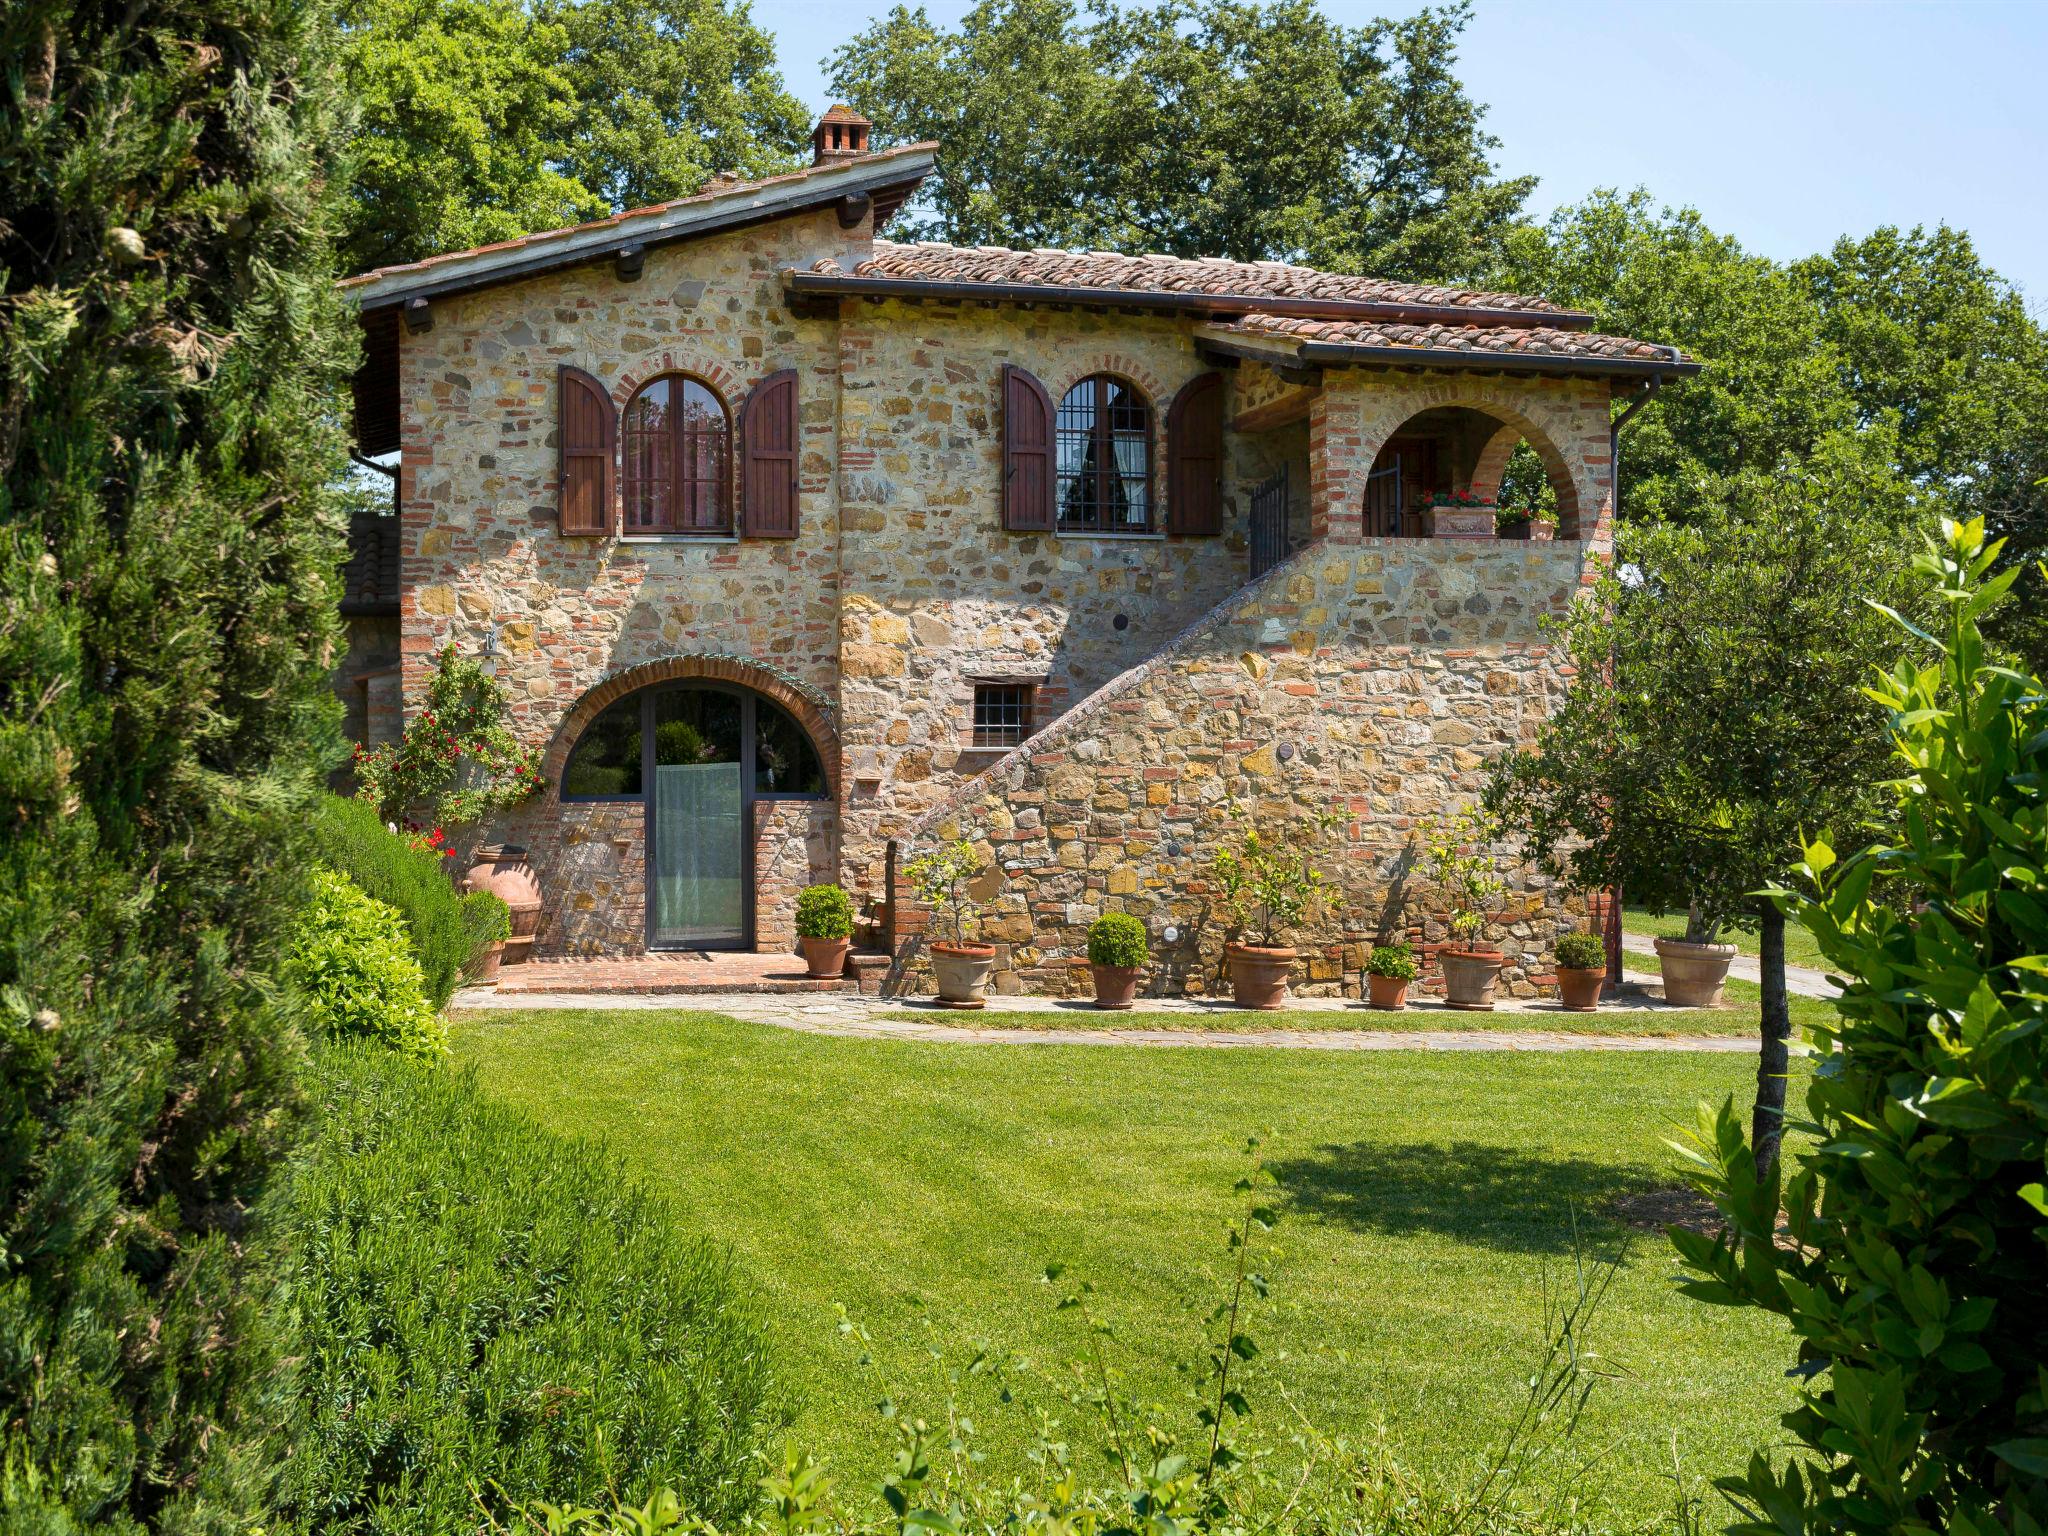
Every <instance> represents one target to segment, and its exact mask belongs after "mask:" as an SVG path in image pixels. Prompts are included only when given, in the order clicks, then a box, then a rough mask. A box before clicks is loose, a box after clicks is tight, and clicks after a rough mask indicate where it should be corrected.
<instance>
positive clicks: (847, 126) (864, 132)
mask: <svg viewBox="0 0 2048 1536" xmlns="http://www.w3.org/2000/svg"><path fill="white" fill-rule="evenodd" d="M874 126H875V125H874V124H873V123H871V122H869V121H868V120H867V119H866V118H864V117H862V116H861V115H860V114H859V113H858V112H856V111H854V110H853V108H851V107H849V106H846V105H844V104H843V103H841V104H837V105H835V106H834V107H833V108H832V110H831V111H829V112H827V113H826V114H825V115H824V116H823V117H821V118H819V119H818V131H817V132H816V133H814V134H812V135H811V164H813V165H829V164H831V163H832V162H833V161H835V160H851V159H854V158H855V157H856V156H859V155H864V154H866V153H867V152H868V130H869V129H870V128H872V127H874Z"/></svg>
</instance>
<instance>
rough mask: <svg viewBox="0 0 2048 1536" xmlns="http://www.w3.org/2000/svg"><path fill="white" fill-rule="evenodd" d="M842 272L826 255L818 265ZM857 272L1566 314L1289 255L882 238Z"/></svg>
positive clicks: (1534, 302)
mask: <svg viewBox="0 0 2048 1536" xmlns="http://www.w3.org/2000/svg"><path fill="white" fill-rule="evenodd" d="M814 270H817V271H820V272H826V271H830V272H832V274H833V275H843V274H840V273H839V272H838V271H837V269H836V267H828V265H827V264H826V263H823V262H821V263H819V265H818V266H817V267H816V268H815V269H814ZM853 275H854V276H856V277H889V278H909V279H915V280H919V281H924V282H945V283H1027V284H1043V285H1047V286H1052V287H1063V288H1127V289H1130V290H1132V291H1133V292H1146V293H1198V294H1208V295H1223V296H1232V297H1235V296H1244V297H1257V298H1282V299H1341V300H1349V301H1352V302H1363V303H1379V304H1414V305H1429V306H1432V307H1451V308H1468V309H1502V310H1516V309H1519V310H1533V311H1538V312H1544V313H1550V314H1558V315H1562V314H1564V313H1566V311H1564V310H1563V309H1562V308H1561V307H1560V306H1558V305H1556V304H1552V303H1551V302H1550V301H1549V300H1547V299H1537V298H1529V297H1526V296H1524V295H1521V294H1514V293H1493V292H1488V291H1486V290H1483V289H1474V288H1456V287H1446V286H1441V285H1437V284H1432V283H1397V282H1390V281H1388V280H1387V279H1385V278H1377V277H1343V276H1339V275H1338V274H1336V273H1333V272H1318V271H1316V270H1315V269H1314V268H1312V267H1296V266H1290V265H1289V264H1288V263H1286V262H1284V261H1226V260H1224V259H1223V258H1221V257H1216V256H1205V257H1203V258H1201V259H1200V260H1188V259H1187V258H1185V257H1180V256H1124V255H1119V254H1117V253H1116V252H1114V251H1052V250H1042V249H1041V250H1030V251H1015V250H1009V249H1006V248H1005V247H1002V246H992V245H983V246H959V245H940V244H921V245H899V244H897V243H896V242H895V241H892V240H877V241H876V242H875V248H874V254H873V255H872V256H871V257H869V259H868V260H866V261H863V262H862V263H861V264H860V265H859V266H858V267H856V268H855V269H854V272H853Z"/></svg>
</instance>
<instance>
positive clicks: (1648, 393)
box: [1600, 347, 1679, 988]
mask: <svg viewBox="0 0 2048 1536" xmlns="http://www.w3.org/2000/svg"><path fill="white" fill-rule="evenodd" d="M1665 350H1666V351H1668V352H1669V353H1670V354H1671V361H1673V362H1674V363H1675V362H1677V361H1678V360H1679V352H1678V348H1676V347H1667V348H1666V349H1665ZM1663 383H1664V376H1663V375H1662V374H1652V375H1651V376H1650V381H1649V382H1648V383H1647V384H1645V385H1644V386H1643V387H1642V388H1641V389H1640V390H1638V391H1637V392H1636V396H1635V398H1634V399H1633V400H1631V401H1629V403H1628V408H1627V409H1626V410H1624V411H1623V412H1622V413H1621V414H1620V415H1619V416H1617V417H1615V418H1614V419H1613V420H1612V421H1610V422H1609V423H1608V424H1607V474H1608V476H1609V479H1610V480H1611V482H1612V484H1613V486H1614V493H1613V496H1612V498H1611V499H1612V503H1613V509H1614V521H1615V522H1616V523H1619V522H1620V521H1621V429H1622V428H1623V427H1625V426H1627V425H1628V424H1629V422H1631V421H1632V420H1634V419H1635V414H1636V412H1637V411H1640V410H1641V409H1642V408H1643V407H1644V406H1646V405H1648V404H1649V403H1650V401H1651V399H1652V398H1653V397H1654V396H1655V395H1656V393H1657V390H1658V389H1659V387H1660V386H1662V384H1663ZM1607 895H1608V900H1607V920H1606V922H1605V923H1604V924H1603V925H1602V926H1603V927H1604V928H1605V930H1606V931H1605V932H1603V933H1602V934H1601V935H1600V940H1601V943H1602V944H1603V945H1604V946H1605V948H1606V950H1607V986H1608V987H1609V988H1619V987H1620V986H1621V981H1622V973H1621V901H1622V894H1621V887H1620V886H1618V885H1617V886H1616V887H1615V888H1614V889H1613V890H1611V891H1609V892H1608V893H1607Z"/></svg>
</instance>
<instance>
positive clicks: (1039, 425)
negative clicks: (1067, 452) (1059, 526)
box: [1003, 363, 1053, 533]
mask: <svg viewBox="0 0 2048 1536" xmlns="http://www.w3.org/2000/svg"><path fill="white" fill-rule="evenodd" d="M1052 503H1053V468H1052V396H1050V395H1048V394H1047V393H1046V392H1045V386H1044V385H1043V384H1041V383H1039V382H1038V380H1036V379H1034V378H1033V377H1032V376H1031V375H1030V374H1028V373H1026V372H1025V371H1024V370H1023V369H1022V368H1013V367H1011V366H1010V365H1009V364H1008V363H1005V364H1003V526H1004V527H1005V528H1007V529H1009V530H1010V531H1011V532H1012V533H1051V532H1052Z"/></svg>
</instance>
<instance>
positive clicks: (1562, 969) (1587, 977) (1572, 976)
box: [1557, 965, 1607, 1013]
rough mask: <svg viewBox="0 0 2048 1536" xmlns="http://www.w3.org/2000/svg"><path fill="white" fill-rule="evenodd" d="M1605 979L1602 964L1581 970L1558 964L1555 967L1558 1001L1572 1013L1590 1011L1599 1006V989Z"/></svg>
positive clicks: (1604, 970)
mask: <svg viewBox="0 0 2048 1536" xmlns="http://www.w3.org/2000/svg"><path fill="white" fill-rule="evenodd" d="M1606 981H1607V971H1606V968H1605V967H1604V966H1596V967H1595V968H1593V969H1592V970H1586V971H1581V970H1575V969H1573V968H1572V967H1570V966H1565V965H1560V966H1559V967H1558V968H1557V997H1558V1001H1559V1002H1561V1003H1563V1004H1564V1006H1565V1007H1566V1009H1568V1010H1569V1011H1570V1012H1572V1013H1591V1012H1593V1011H1594V1010H1595V1009H1597V1008H1598V1007H1599V1006H1600V989H1601V987H1602V986H1604V985H1605V984H1606Z"/></svg>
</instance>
